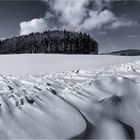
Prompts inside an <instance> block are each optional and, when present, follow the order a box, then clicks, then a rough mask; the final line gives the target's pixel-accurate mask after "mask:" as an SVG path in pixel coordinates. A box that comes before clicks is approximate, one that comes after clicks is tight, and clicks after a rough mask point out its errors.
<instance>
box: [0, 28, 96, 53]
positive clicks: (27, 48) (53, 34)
mask: <svg viewBox="0 0 140 140" xmlns="http://www.w3.org/2000/svg"><path fill="white" fill-rule="evenodd" d="M18 53H63V54H98V43H97V42H96V41H95V40H94V39H92V38H91V37H90V35H88V34H85V33H84V34H82V33H77V32H70V31H66V30H64V31H45V32H43V33H32V34H29V35H24V36H18V37H13V38H10V39H5V40H3V41H0V54H18Z"/></svg>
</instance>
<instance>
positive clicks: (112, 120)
mask: <svg viewBox="0 0 140 140" xmlns="http://www.w3.org/2000/svg"><path fill="white" fill-rule="evenodd" d="M35 56H36V57H35ZM53 56H54V57H53ZM0 58H1V59H0V64H1V65H2V63H3V64H5V65H4V66H3V67H2V69H0V71H1V73H2V74H3V75H1V76H0V125H1V127H0V139H2V138H3V139H8V138H13V139H15V138H16V139H17V138H18V139H19V138H20V139H21V138H30V139H31V138H37V139H42V138H43V139H46V138H53V139H56V138H63V139H67V138H80V139H82V138H85V139H93V138H96V139H97V138H103V139H126V138H128V139H135V138H137V139H139V138H140V133H139V130H140V118H139V116H140V94H139V91H140V61H134V60H137V59H139V57H118V56H116V57H114V56H65V55H56V56H55V55H27V56H26V55H17V56H16V55H11V56H9V55H7V56H0ZM45 59H46V60H45ZM2 60H5V63H4V62H3V61H2ZM47 60H49V61H47ZM95 60H96V61H95ZM97 60H98V61H97ZM99 60H100V61H99ZM129 61H130V62H129ZM132 61H134V62H132ZM50 62H51V63H50ZM56 62H58V63H56ZM60 62H61V63H60ZM62 62H63V63H62ZM126 62H129V63H126ZM122 63H124V64H122ZM8 64H9V66H8ZM19 64H20V66H21V67H20V66H19ZM27 64H28V65H27ZM31 64H34V65H31ZM55 64H56V65H57V66H56V65H55ZM12 66H13V67H12ZM24 66H29V67H28V68H26V70H27V71H24V70H25V69H22V67H24ZM59 66H62V68H59ZM76 66H77V67H76ZM101 66H102V67H101ZM87 67H89V69H88V68H87ZM6 68H7V69H6ZM30 68H32V69H30ZM37 68H38V69H37ZM4 69H5V71H4ZM71 69H72V70H73V71H70V70H71ZM82 69H83V70H82ZM14 70H15V71H14ZM20 70H21V71H20ZM51 70H53V71H55V70H56V71H57V72H55V73H48V74H47V73H46V72H51ZM64 70H67V71H64ZM61 71H63V72H61ZM28 72H29V73H33V74H26V75H24V74H23V73H28ZM37 72H38V73H42V74H34V73H37ZM43 72H44V74H43ZM13 73H14V74H17V75H9V76H8V75H7V74H13ZM5 74H6V75H5ZM18 74H23V75H22V76H19V75H18Z"/></svg>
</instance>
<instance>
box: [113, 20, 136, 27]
mask: <svg viewBox="0 0 140 140" xmlns="http://www.w3.org/2000/svg"><path fill="white" fill-rule="evenodd" d="M136 25H137V22H136V21H132V20H127V19H118V20H116V21H115V22H113V23H112V25H111V28H113V29H117V28H119V27H129V26H136Z"/></svg>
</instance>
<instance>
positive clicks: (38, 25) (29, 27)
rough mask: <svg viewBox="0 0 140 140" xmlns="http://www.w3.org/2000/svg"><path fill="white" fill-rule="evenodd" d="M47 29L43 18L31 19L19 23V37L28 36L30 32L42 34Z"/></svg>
mask: <svg viewBox="0 0 140 140" xmlns="http://www.w3.org/2000/svg"><path fill="white" fill-rule="evenodd" d="M46 29H47V24H46V21H45V20H44V19H43V18H39V19H33V20H31V21H24V22H21V23H20V35H26V34H30V33H32V32H43V31H45V30H46Z"/></svg>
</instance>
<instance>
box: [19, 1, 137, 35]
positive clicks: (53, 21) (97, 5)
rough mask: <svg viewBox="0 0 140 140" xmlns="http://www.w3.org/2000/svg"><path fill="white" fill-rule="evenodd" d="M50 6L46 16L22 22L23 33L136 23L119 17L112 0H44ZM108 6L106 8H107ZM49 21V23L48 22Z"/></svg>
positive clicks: (120, 25)
mask: <svg viewBox="0 0 140 140" xmlns="http://www.w3.org/2000/svg"><path fill="white" fill-rule="evenodd" d="M44 1H45V2H46V3H47V5H48V6H49V7H50V8H49V9H51V10H49V11H46V15H45V17H44V18H40V19H33V20H31V21H27V22H22V23H21V24H20V27H21V31H20V33H21V34H29V33H31V32H42V31H44V30H46V29H50V30H51V29H64V28H66V29H68V30H75V31H85V32H86V31H92V30H95V29H101V28H104V29H106V28H109V29H117V28H120V27H128V26H133V25H136V22H135V21H132V20H128V19H126V17H125V18H124V17H123V16H122V17H117V16H116V15H115V14H114V13H113V12H112V11H111V10H109V8H108V7H109V6H110V5H111V3H112V2H113V1H112V0H44ZM105 7H106V8H105ZM46 22H47V23H46Z"/></svg>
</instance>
